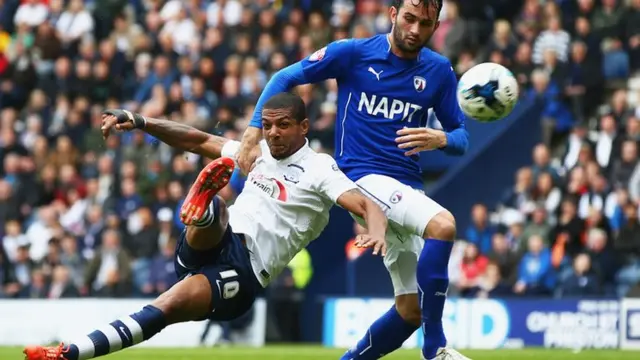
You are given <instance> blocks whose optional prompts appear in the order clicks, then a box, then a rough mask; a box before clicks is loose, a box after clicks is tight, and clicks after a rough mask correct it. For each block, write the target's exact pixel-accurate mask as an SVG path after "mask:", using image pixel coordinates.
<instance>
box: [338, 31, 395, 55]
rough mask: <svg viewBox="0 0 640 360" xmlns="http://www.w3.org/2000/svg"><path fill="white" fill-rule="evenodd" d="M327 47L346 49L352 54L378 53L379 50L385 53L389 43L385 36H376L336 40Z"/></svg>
mask: <svg viewBox="0 0 640 360" xmlns="http://www.w3.org/2000/svg"><path fill="white" fill-rule="evenodd" d="M327 46H328V47H336V48H338V47H339V48H342V49H348V50H349V51H352V52H353V53H357V54H364V53H367V52H372V51H373V52H378V51H380V50H382V51H387V50H388V47H389V42H388V40H387V39H386V37H385V35H376V36H372V37H369V38H363V39H356V38H348V39H342V40H336V41H334V42H332V43H330V44H329V45H327Z"/></svg>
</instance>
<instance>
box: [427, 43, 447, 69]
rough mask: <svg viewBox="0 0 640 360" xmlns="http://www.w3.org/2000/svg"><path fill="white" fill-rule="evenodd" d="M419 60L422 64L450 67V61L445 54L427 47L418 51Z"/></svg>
mask: <svg viewBox="0 0 640 360" xmlns="http://www.w3.org/2000/svg"><path fill="white" fill-rule="evenodd" d="M420 62H421V63H422V64H424V65H429V66H436V67H437V68H446V69H450V68H451V61H450V60H449V59H448V58H447V57H446V56H444V55H442V54H439V53H437V52H435V51H433V50H431V49H429V48H424V49H422V51H421V52H420Z"/></svg>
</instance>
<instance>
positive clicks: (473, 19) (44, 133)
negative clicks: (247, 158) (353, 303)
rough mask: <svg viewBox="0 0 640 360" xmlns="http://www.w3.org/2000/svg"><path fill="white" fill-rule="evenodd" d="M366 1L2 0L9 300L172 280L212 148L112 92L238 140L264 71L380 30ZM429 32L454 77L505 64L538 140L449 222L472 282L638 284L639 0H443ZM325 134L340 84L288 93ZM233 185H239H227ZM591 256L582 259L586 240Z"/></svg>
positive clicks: (552, 291) (545, 286)
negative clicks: (493, 204) (533, 119)
mask: <svg viewBox="0 0 640 360" xmlns="http://www.w3.org/2000/svg"><path fill="white" fill-rule="evenodd" d="M386 9H387V3H386V2H385V1H376V0H359V1H351V0H334V1H316V0H300V1H294V0H275V1H274V0H256V1H244V0H217V1H210V0H199V1H198V0H195V1H179V0H167V1H163V0H130V1H127V0H109V1H107V0H104V1H103V0H100V1H98V0H93V1H91V0H90V1H81V0H70V1H63V0H48V1H45V0H23V1H18V0H4V1H0V26H1V28H0V135H1V136H0V144H1V148H0V160H1V161H0V164H1V165H2V166H1V167H0V176H1V178H0V232H1V234H0V238H1V239H2V246H0V285H1V286H0V297H6V298H61V297H78V296H99V297H131V296H154V295H156V294H157V293H159V292H162V291H163V290H164V289H166V288H167V287H169V286H171V284H172V283H173V282H174V281H175V275H174V274H173V272H172V253H173V244H174V241H175V237H176V234H177V233H178V232H179V231H180V230H181V229H182V226H181V224H180V223H179V221H177V217H176V216H175V213H176V209H178V208H179V206H180V202H181V199H182V197H183V196H184V192H185V189H186V187H187V186H188V185H189V184H190V182H191V181H192V180H193V179H194V176H195V174H196V173H197V170H198V169H199V168H200V166H201V165H202V163H203V161H205V160H204V159H200V158H198V157H197V156H195V155H188V156H187V155H185V154H182V153H177V152H175V151H173V150H171V149H170V148H168V147H166V146H164V145H162V144H159V143H158V142H156V141H155V140H154V139H152V138H149V137H145V135H143V134H141V133H129V134H123V135H122V136H115V137H111V138H109V139H108V141H106V142H104V141H103V139H102V138H101V135H100V133H99V131H98V128H97V125H98V124H99V123H100V120H101V119H100V112H101V110H102V109H103V108H105V107H125V108H128V109H132V110H135V111H139V112H141V113H143V114H145V115H148V116H154V117H167V118H171V119H173V120H176V121H185V122H188V123H189V124H191V125H193V126H196V127H198V128H200V129H203V130H206V131H209V132H215V133H218V134H222V135H224V136H226V137H229V138H238V136H239V135H240V134H241V133H242V131H243V130H244V128H245V127H246V124H247V121H248V118H249V117H250V115H251V112H252V110H253V103H254V102H255V100H256V98H257V96H258V95H259V93H260V91H261V90H262V87H263V86H264V85H265V83H266V81H267V79H268V78H269V77H270V76H271V74H273V73H274V72H275V71H277V70H279V69H281V68H283V67H285V66H286V65H288V64H291V63H293V62H295V61H297V60H299V59H301V58H303V57H305V56H307V55H309V54H310V53H312V52H313V51H314V50H315V49H318V48H320V47H322V46H324V44H326V43H327V42H330V41H332V40H337V39H341V38H345V37H365V36H369V35H372V34H376V33H380V32H385V31H388V29H389V25H390V24H389V21H388V18H387V12H386ZM441 20H442V24H441V26H440V29H439V31H438V32H437V33H436V35H435V36H434V38H433V41H432V47H433V48H434V49H435V50H437V51H440V52H442V53H443V54H445V55H446V56H448V57H450V58H451V59H452V62H453V64H454V65H455V69H456V71H457V72H458V73H459V74H461V73H463V72H464V71H465V70H466V69H468V68H470V67H471V66H473V65H474V64H476V63H479V62H483V61H493V62H498V63H501V64H504V65H506V66H508V67H510V68H511V69H512V70H513V71H514V73H515V74H516V76H517V78H518V81H519V82H520V84H521V86H522V91H521V92H522V96H523V97H529V98H541V99H543V101H544V104H545V108H544V110H543V118H542V119H541V121H540V122H541V126H542V127H543V129H544V131H543V133H544V136H543V139H541V140H542V142H541V144H540V145H539V146H538V147H536V148H535V149H534V151H533V164H532V165H531V166H529V167H526V168H522V169H521V170H520V171H518V173H517V175H516V181H515V184H514V186H513V188H511V189H506V194H505V197H504V199H503V201H502V202H501V204H500V206H499V207H498V208H497V209H487V207H486V206H484V205H482V204H478V205H477V206H476V207H474V209H473V219H474V225H473V226H471V227H470V228H469V229H460V231H459V233H460V236H461V237H462V238H463V239H464V240H466V241H464V242H461V243H460V245H459V246H458V247H457V248H458V250H457V256H456V257H455V259H456V260H455V261H452V265H451V268H452V278H453V279H455V284H456V287H457V290H458V291H459V292H460V293H461V294H462V295H465V296H498V295H500V296H509V295H516V294H520V295H522V294H524V295H536V296H540V295H543V296H552V295H555V296H571V295H579V296H589V295H604V294H609V295H622V294H624V293H626V292H627V291H629V289H631V288H632V287H633V286H634V285H636V284H637V283H638V281H640V252H639V251H640V250H639V249H640V224H639V223H638V211H637V209H638V205H639V204H640V167H639V166H637V163H638V142H639V141H640V122H639V120H638V118H639V117H640V113H639V112H637V111H636V110H635V108H636V105H637V104H638V102H639V101H640V99H638V94H640V92H638V90H640V80H639V78H637V77H634V76H633V75H634V74H635V73H636V71H637V70H638V68H639V67H640V0H632V1H626V2H625V1H616V0H602V1H601V3H600V2H595V1H573V0H557V1H546V2H545V1H538V0H521V1H516V0H495V1H488V0H459V1H448V0H445V1H444V8H443V11H442V14H441ZM297 91H298V93H299V94H301V96H302V97H303V99H304V100H305V102H306V103H307V106H308V111H309V114H310V118H311V120H312V132H311V134H310V139H311V144H312V146H313V147H314V148H316V149H319V150H324V151H327V152H330V151H331V149H332V148H333V126H334V121H335V113H336V107H335V99H336V84H335V82H334V81H327V82H326V83H324V84H320V85H317V86H310V85H309V86H301V87H299V88H298V89H297ZM226 190H228V191H227V192H226V194H225V196H226V197H227V198H228V199H232V197H233V191H232V190H231V189H226ZM584 254H586V255H584Z"/></svg>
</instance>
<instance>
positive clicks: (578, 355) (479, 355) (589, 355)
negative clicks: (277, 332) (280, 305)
mask: <svg viewBox="0 0 640 360" xmlns="http://www.w3.org/2000/svg"><path fill="white" fill-rule="evenodd" d="M343 352H344V351H343V350H335V349H325V348H322V347H319V346H269V347H266V348H261V349H250V348H234V347H230V348H196V349H184V350H183V349H129V350H126V351H123V352H119V353H116V354H113V355H109V356H106V357H104V358H101V359H105V360H164V359H166V360H169V359H171V360H241V359H242V360H244V359H255V360H285V359H287V360H288V359H295V360H298V359H299V360H316V359H317V360H321V359H322V360H324V359H331V360H338V359H339V358H340V356H341V355H342V354H343ZM463 353H464V354H465V355H466V356H469V357H471V359H473V360H502V359H504V360H507V359H509V360H511V359H517V360H520V359H523V360H533V359H535V360H571V359H575V360H600V359H602V360H608V359H610V360H627V359H628V360H632V359H635V360H637V359H640V352H631V351H615V350H609V351H593V350H589V351H581V352H574V351H570V350H543V349H527V350H491V351H464V352H463ZM22 358H23V355H22V349H19V348H2V347H0V360H13V359H22ZM384 359H385V360H386V359H389V360H418V359H419V355H418V351H417V350H403V351H400V352H396V353H393V354H392V355H389V356H386V357H385V358H384Z"/></svg>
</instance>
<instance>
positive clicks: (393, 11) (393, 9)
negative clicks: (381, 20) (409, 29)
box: [389, 6, 398, 25]
mask: <svg viewBox="0 0 640 360" xmlns="http://www.w3.org/2000/svg"><path fill="white" fill-rule="evenodd" d="M397 17H398V9H396V7H395V6H389V18H390V19H391V24H392V25H395V24H396V18H397Z"/></svg>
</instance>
